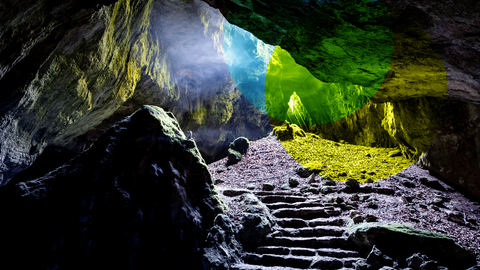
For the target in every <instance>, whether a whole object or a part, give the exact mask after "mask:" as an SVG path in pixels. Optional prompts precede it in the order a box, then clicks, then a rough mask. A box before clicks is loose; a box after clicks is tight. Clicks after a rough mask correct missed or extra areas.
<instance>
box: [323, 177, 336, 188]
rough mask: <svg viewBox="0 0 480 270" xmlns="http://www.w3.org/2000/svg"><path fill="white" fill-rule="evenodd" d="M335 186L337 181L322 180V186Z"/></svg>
mask: <svg viewBox="0 0 480 270" xmlns="http://www.w3.org/2000/svg"><path fill="white" fill-rule="evenodd" d="M336 185H337V181H334V180H331V179H327V178H323V179H322V186H331V187H333V186H336Z"/></svg>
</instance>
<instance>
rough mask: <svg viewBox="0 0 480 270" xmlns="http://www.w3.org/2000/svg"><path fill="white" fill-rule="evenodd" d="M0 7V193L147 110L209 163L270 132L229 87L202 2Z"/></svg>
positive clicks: (216, 32)
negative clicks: (169, 116) (49, 152)
mask: <svg viewBox="0 0 480 270" xmlns="http://www.w3.org/2000/svg"><path fill="white" fill-rule="evenodd" d="M103 4H105V5H103ZM0 5H1V6H0V9H1V11H0V13H1V16H0V17H1V19H0V20H1V21H0V25H1V28H0V36H1V39H0V89H2V91H1V93H0V95H1V98H0V145H1V151H0V185H3V184H5V183H6V182H7V181H8V180H9V179H11V178H12V177H13V176H14V175H16V174H17V173H18V172H20V171H22V170H24V169H25V168H27V167H28V166H30V165H31V164H32V163H33V162H34V160H35V159H36V158H37V157H38V156H39V155H40V154H41V153H42V152H43V150H44V149H45V147H47V146H55V147H63V148H66V149H68V150H71V151H73V152H75V153H80V152H82V151H83V150H85V149H87V148H88V147H89V146H90V145H91V144H92V143H93V142H94V141H95V140H96V139H97V138H98V137H99V136H100V135H101V134H102V133H103V132H104V131H106V130H107V129H108V128H109V127H111V126H112V125H113V124H114V123H115V122H117V121H119V120H121V119H122V118H124V117H125V116H127V115H130V114H131V113H133V112H134V111H135V110H137V109H138V108H140V107H141V106H142V105H143V104H151V105H158V106H161V107H162V108H165V109H166V110H169V111H171V112H173V113H174V114H175V116H176V117H177V119H178V120H179V122H180V125H181V127H182V129H184V130H191V131H193V138H194V139H195V140H196V141H197V143H198V147H199V149H200V151H201V153H202V155H203V156H204V158H205V159H206V160H207V161H212V160H214V159H217V158H219V157H222V156H225V155H226V151H227V148H228V144H229V142H230V141H232V140H233V139H235V138H236V137H239V136H246V137H248V138H250V139H257V138H260V137H262V136H263V135H265V134H267V133H268V131H269V129H270V126H269V123H268V119H267V118H266V117H265V116H263V118H262V116H261V114H260V112H258V111H257V110H256V109H255V108H254V107H253V106H251V105H250V103H249V102H248V101H247V100H246V99H245V98H244V97H243V96H242V95H241V93H240V91H238V90H237V89H235V86H234V84H233V83H232V82H231V80H230V76H229V73H228V68H227V66H226V64H225V61H224V58H223V54H222V53H221V47H222V46H221V44H222V40H221V33H222V32H223V17H222V16H221V15H220V14H219V13H218V11H217V10H215V9H213V8H211V7H209V6H208V5H207V4H206V3H204V2H202V1H189V2H182V1H103V2H95V3H94V2H91V1H74V0H72V1H66V2H65V3H62V4H61V5H60V4H59V6H55V5H54V4H51V3H50V1H37V2H36V3H35V4H31V3H30V2H29V1H17V2H15V4H10V3H5V4H4V3H1V4H0ZM66 161H68V160H64V161H63V162H66Z"/></svg>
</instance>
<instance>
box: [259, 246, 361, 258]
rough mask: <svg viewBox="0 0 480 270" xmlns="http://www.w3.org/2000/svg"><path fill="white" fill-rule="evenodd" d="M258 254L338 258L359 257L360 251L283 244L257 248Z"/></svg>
mask: <svg viewBox="0 0 480 270" xmlns="http://www.w3.org/2000/svg"><path fill="white" fill-rule="evenodd" d="M255 252H256V253H258V254H276V255H298V256H317V255H318V256H329V257H336V258H345V257H359V256H360V254H359V253H358V251H354V250H346V249H341V248H317V249H314V248H303V247H282V246H261V247H258V248H257V249H256V250H255Z"/></svg>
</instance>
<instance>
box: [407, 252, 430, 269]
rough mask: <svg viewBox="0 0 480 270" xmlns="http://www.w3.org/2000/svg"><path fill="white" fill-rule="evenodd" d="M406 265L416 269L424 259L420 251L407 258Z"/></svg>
mask: <svg viewBox="0 0 480 270" xmlns="http://www.w3.org/2000/svg"><path fill="white" fill-rule="evenodd" d="M406 261H407V266H408V267H410V268H413V269H418V268H419V267H420V265H421V264H422V263H423V262H424V261H425V259H424V258H423V256H422V255H421V254H420V253H415V254H413V255H412V256H410V257H408V258H407V260H406Z"/></svg>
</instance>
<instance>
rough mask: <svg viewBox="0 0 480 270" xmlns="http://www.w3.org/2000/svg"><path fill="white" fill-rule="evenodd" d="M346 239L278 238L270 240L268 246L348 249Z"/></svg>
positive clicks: (327, 237)
mask: <svg viewBox="0 0 480 270" xmlns="http://www.w3.org/2000/svg"><path fill="white" fill-rule="evenodd" d="M347 239H348V238H347V237H344V236H322V237H289V236H278V237H274V238H273V239H272V240H271V243H269V245H273V246H287V247H308V248H324V247H330V248H332V247H335V248H346V247H348V241H347Z"/></svg>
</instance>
